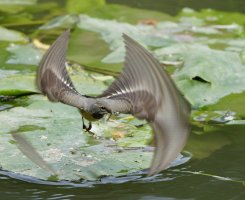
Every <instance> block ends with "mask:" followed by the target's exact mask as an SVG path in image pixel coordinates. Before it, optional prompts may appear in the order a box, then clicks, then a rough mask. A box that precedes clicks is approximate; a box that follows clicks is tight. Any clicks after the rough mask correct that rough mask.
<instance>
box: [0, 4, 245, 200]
mask: <svg viewBox="0 0 245 200" xmlns="http://www.w3.org/2000/svg"><path fill="white" fill-rule="evenodd" d="M108 2H113V3H125V2H126V4H127V5H130V6H135V7H139V8H146V9H147V8H149V9H153V10H158V11H164V12H167V13H169V14H172V15H175V14H176V13H178V11H179V10H180V9H181V8H183V7H186V6H189V7H192V8H196V9H201V8H207V7H212V8H215V9H219V10H225V11H233V12H234V11H240V12H245V6H242V5H244V2H243V1H228V0H227V1H222V2H221V1H220V2H219V3H218V2H215V3H214V1H202V2H198V3H197V1H188V2H187V1H170V0H169V1H160V0H158V1H155V2H154V1H143V0H142V1H133V0H131V1H116V0H110V1H108ZM163 2H164V3H163ZM212 2H213V3H212ZM59 3H60V5H61V6H62V5H63V4H64V1H59ZM187 3H188V4H187ZM35 17H36V18H38V16H35ZM36 26H37V25H28V26H27V27H23V26H17V27H15V29H16V30H22V31H23V32H25V33H29V32H30V33H31V32H32V30H33V29H35V28H36ZM30 71H32V69H31V70H30ZM241 103H242V102H241ZM22 104H23V102H22ZM22 104H21V105H22ZM0 106H1V105H0ZM4 106H5V107H4ZM8 106H9V107H12V106H18V101H17V103H13V105H12V104H11V105H10V104H8V105H7V104H4V103H3V106H1V107H0V108H3V109H5V108H8ZM241 119H244V116H243V117H241ZM1 126H2V125H1ZM185 151H186V152H188V154H191V155H192V158H191V160H190V161H188V162H186V163H185V164H182V165H180V166H177V167H174V168H170V169H168V170H165V171H164V172H162V173H161V174H158V175H156V176H154V177H149V178H147V177H145V176H144V175H142V173H140V172H139V173H138V174H137V173H135V174H132V175H128V176H124V177H118V178H115V177H104V178H101V179H100V180H99V181H94V182H92V181H81V182H77V183H71V182H47V181H42V180H38V179H35V178H31V177H27V176H22V175H18V174H15V173H11V172H6V171H0V199H3V200H5V199H6V200H8V199H108V200H109V199H125V200H126V199H127V200H128V199H142V200H151V199H156V200H165V199H166V200H172V199H203V200H207V199H208V200H209V199H210V200H212V199H214V200H215V199H222V200H223V199H234V200H243V199H245V124H236V125H220V124H214V123H208V124H207V123H193V127H192V133H191V135H190V138H189V140H188V143H187V146H186V148H185Z"/></svg>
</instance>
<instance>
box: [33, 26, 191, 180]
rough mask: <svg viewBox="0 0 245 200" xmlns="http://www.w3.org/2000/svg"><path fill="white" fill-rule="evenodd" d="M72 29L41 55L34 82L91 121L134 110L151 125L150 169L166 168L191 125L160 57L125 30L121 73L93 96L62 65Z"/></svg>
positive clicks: (186, 108) (51, 97)
mask: <svg viewBox="0 0 245 200" xmlns="http://www.w3.org/2000/svg"><path fill="white" fill-rule="evenodd" d="M69 35H70V30H67V31H65V32H63V33H62V34H61V35H60V36H59V37H58V38H57V39H56V41H55V42H54V43H53V44H52V45H51V47H50V48H49V49H48V51H47V52H46V53H45V55H44V56H43V58H42V60H41V62H40V64H39V69H38V71H37V87H38V89H39V90H40V91H41V93H42V94H43V95H45V96H47V97H48V99H49V100H50V101H52V102H62V103H64V104H67V105H70V106H74V107H76V108H78V109H79V111H80V113H81V114H82V118H83V117H84V118H85V119H87V120H88V121H89V127H86V126H85V125H84V122H83V125H84V126H83V127H84V129H86V130H87V131H89V130H90V129H91V121H95V120H99V119H101V118H103V116H104V115H106V114H113V113H125V114H132V115H133V116H135V117H136V118H138V119H144V120H146V121H147V122H148V123H149V125H150V126H151V127H152V129H153V132H154V140H155V145H156V147H155V152H154V157H153V159H152V163H151V167H150V170H149V172H148V175H154V174H156V173H158V172H160V171H162V170H164V169H166V168H167V167H168V166H169V164H170V163H171V162H172V161H173V160H174V159H175V158H176V157H177V156H178V154H179V153H180V151H181V150H182V149H183V147H184V145H185V143H186V140H187V137H188V134H189V131H190V127H189V122H188V121H189V115H190V106H189V103H188V102H187V101H186V100H185V98H184V97H183V96H182V95H181V93H180V92H179V91H178V89H177V88H176V86H175V84H174V82H173V81H172V80H171V78H170V77H169V75H168V74H167V73H166V72H165V71H164V69H163V68H162V67H161V66H160V63H159V62H158V60H157V59H156V58H154V57H153V56H152V55H151V54H150V53H149V52H148V51H147V50H146V49H145V48H144V47H143V46H141V45H140V44H139V43H138V42H136V41H135V40H134V39H132V38H131V37H129V36H128V35H126V34H123V40H124V44H125V49H126V56H125V62H124V68H123V70H122V72H121V74H120V75H119V77H118V78H117V79H116V80H115V81H114V82H113V83H112V84H111V85H110V86H109V87H108V89H106V90H105V91H104V92H103V93H102V94H101V95H99V96H97V97H90V96H87V95H83V94H80V93H79V92H78V91H77V90H76V88H75V87H74V85H73V83H72V80H71V78H70V77H69V74H68V72H67V70H66V51H67V46H68V40H69Z"/></svg>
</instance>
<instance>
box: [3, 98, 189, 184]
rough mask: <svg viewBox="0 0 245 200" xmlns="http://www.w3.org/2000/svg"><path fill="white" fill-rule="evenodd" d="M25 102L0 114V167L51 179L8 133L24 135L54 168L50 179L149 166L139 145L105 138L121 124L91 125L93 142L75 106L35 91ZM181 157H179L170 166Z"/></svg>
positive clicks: (117, 173)
mask: <svg viewBox="0 0 245 200" xmlns="http://www.w3.org/2000/svg"><path fill="white" fill-rule="evenodd" d="M29 102H30V104H29V105H28V106H26V107H15V108H12V109H10V110H8V111H7V110H6V111H2V112H0V123H1V124H2V123H4V124H5V126H4V127H3V128H2V129H1V132H0V133H1V134H0V138H1V140H0V156H1V161H0V165H1V167H2V169H4V170H9V171H13V172H16V173H20V174H23V175H29V176H33V177H36V178H39V179H44V180H47V179H49V180H52V176H51V174H50V173H49V172H48V171H45V170H43V169H40V168H39V167H37V166H36V165H35V164H33V163H32V162H31V161H30V160H29V159H27V158H26V157H25V156H24V155H22V154H21V152H20V151H19V150H18V148H17V147H16V145H15V142H13V139H12V137H11V134H8V133H20V134H24V135H25V136H26V137H27V138H28V140H29V141H30V142H31V143H32V144H33V146H34V147H35V148H36V149H37V151H38V152H39V153H40V154H41V155H42V156H43V158H44V159H45V160H46V161H47V162H48V163H49V164H50V165H51V166H52V167H53V169H54V170H55V171H56V173H57V175H58V179H56V180H69V181H78V180H80V179H88V180H97V179H98V178H100V177H102V176H121V175H125V174H128V173H133V172H136V171H140V170H143V169H145V168H148V167H149V165H150V162H151V157H152V152H149V151H143V150H142V148H133V149H128V148H126V149H124V148H123V146H122V144H121V146H120V147H119V146H118V145H117V142H116V141H115V140H110V139H106V138H108V137H110V136H109V135H108V134H110V135H111V137H112V135H113V127H116V126H120V127H121V126H125V125H124V124H123V123H118V122H114V121H109V122H103V121H102V122H99V124H97V123H94V125H93V128H92V131H94V132H96V134H97V135H100V139H99V140H97V139H95V138H94V137H93V136H91V135H90V134H89V133H86V132H83V130H82V122H81V117H80V114H79V112H78V111H77V110H76V109H75V108H72V107H70V106H66V105H64V104H59V103H56V104H53V103H50V102H48V101H47V100H46V99H45V98H43V97H42V96H39V95H34V96H31V97H30V98H29ZM137 132H138V131H137ZM104 133H107V135H106V136H105V135H104ZM146 133H147V134H149V129H146V132H144V130H143V129H142V131H140V133H139V134H140V135H142V134H146ZM130 140H135V144H136V142H137V141H138V145H139V146H140V147H142V144H143V143H144V142H146V140H144V139H143V138H142V137H141V139H140V140H138V139H137V137H136V136H132V135H131V136H130ZM135 146H136V145H135ZM143 146H144V145H143ZM187 160H188V158H187ZM187 160H186V158H185V157H183V156H180V157H179V158H178V159H177V160H176V161H175V162H174V163H173V165H178V164H181V163H182V162H183V161H184V162H186V161H187ZM13 161H14V162H13Z"/></svg>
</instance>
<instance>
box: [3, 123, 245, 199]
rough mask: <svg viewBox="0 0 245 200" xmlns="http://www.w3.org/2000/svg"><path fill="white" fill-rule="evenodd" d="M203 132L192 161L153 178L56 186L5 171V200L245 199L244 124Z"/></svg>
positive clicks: (131, 177)
mask: <svg viewBox="0 0 245 200" xmlns="http://www.w3.org/2000/svg"><path fill="white" fill-rule="evenodd" d="M199 128H200V127H199ZM196 130H199V131H200V129H198V128H197V127H194V128H193V132H195V131H196ZM203 131H204V132H206V131H207V132H206V133H205V134H201V135H197V134H194V133H193V134H192V135H191V137H190V140H189V142H188V145H187V148H186V149H187V150H188V151H191V153H192V154H193V158H192V159H191V161H189V162H187V163H185V164H183V165H179V166H177V167H175V168H170V169H168V170H166V171H164V172H163V173H162V174H160V175H156V176H154V177H145V176H144V172H143V173H142V172H140V173H138V174H137V173H136V174H132V175H129V176H125V177H119V178H114V177H104V178H101V180H100V181H98V182H91V181H83V182H82V181H81V182H80V183H70V182H59V183H56V182H45V181H41V180H35V179H32V178H30V177H25V176H18V175H16V174H13V173H9V172H3V171H2V172H1V173H0V174H1V175H0V194H1V197H5V199H13V198H15V197H19V195H21V199H26V198H29V199H30V198H31V199H80V198H83V199H105V198H106V199H176V198H177V199H245V182H244V181H245V177H244V175H245V168H244V166H245V157H244V156H242V155H244V154H245V148H244V146H245V134H244V132H245V125H236V126H233V125H230V126H209V127H203ZM194 144H195V145H194ZM197 144H199V145H197ZM209 144H210V145H209ZM193 146H198V147H196V148H195V149H191V148H192V147H193ZM214 195H215V196H214Z"/></svg>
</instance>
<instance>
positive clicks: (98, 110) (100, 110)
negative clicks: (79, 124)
mask: <svg viewBox="0 0 245 200" xmlns="http://www.w3.org/2000/svg"><path fill="white" fill-rule="evenodd" d="M88 112H89V113H90V114H91V115H92V117H93V118H95V119H101V118H102V117H103V116H104V115H105V114H108V113H111V112H110V110H109V109H108V108H107V107H106V106H104V105H103V104H101V103H95V104H92V105H91V106H90V107H89V110H88Z"/></svg>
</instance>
